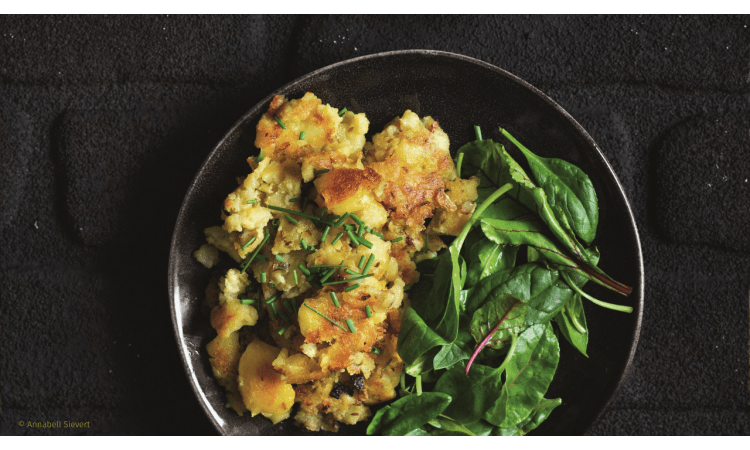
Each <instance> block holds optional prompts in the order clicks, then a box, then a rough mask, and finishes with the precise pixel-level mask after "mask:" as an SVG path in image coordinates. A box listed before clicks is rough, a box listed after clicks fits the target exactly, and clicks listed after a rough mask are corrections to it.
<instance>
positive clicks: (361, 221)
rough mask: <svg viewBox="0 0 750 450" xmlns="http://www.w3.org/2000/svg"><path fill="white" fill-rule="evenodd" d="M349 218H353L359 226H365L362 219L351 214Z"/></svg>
mask: <svg viewBox="0 0 750 450" xmlns="http://www.w3.org/2000/svg"><path fill="white" fill-rule="evenodd" d="M349 217H351V218H352V220H353V221H354V222H356V223H357V225H359V226H362V225H364V224H365V222H364V221H363V220H362V219H360V218H359V216H357V215H356V214H350V215H349Z"/></svg>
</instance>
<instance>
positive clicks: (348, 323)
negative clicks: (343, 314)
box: [346, 319, 357, 333]
mask: <svg viewBox="0 0 750 450" xmlns="http://www.w3.org/2000/svg"><path fill="white" fill-rule="evenodd" d="M346 326H347V327H348V328H349V332H350V333H356V332H357V329H356V328H355V327H354V322H352V319H346Z"/></svg>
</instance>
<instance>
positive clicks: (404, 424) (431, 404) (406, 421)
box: [367, 392, 451, 436]
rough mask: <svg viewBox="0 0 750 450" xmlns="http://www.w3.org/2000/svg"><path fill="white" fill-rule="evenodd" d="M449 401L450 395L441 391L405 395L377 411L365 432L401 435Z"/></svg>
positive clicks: (435, 412)
mask: <svg viewBox="0 0 750 450" xmlns="http://www.w3.org/2000/svg"><path fill="white" fill-rule="evenodd" d="M450 402H451V396H450V395H447V394H444V393H442V392H423V393H422V395H415V394H412V395H407V396H406V397H403V398H400V399H398V400H396V401H395V402H393V403H391V404H390V405H388V406H386V407H385V408H383V409H381V410H380V411H378V412H377V413H376V414H375V417H373V418H372V421H371V422H370V425H369V426H368V427H367V434H368V435H372V434H375V433H381V434H383V435H385V436H403V435H405V434H406V433H409V432H410V431H414V430H416V429H418V428H419V427H421V426H422V425H424V424H426V423H427V422H429V421H430V420H432V419H434V418H435V417H437V416H438V415H440V413H442V412H443V410H445V408H446V407H447V406H448V404H450Z"/></svg>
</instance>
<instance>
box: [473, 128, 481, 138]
mask: <svg viewBox="0 0 750 450" xmlns="http://www.w3.org/2000/svg"><path fill="white" fill-rule="evenodd" d="M474 134H476V135H477V140H478V141H481V140H482V129H481V128H479V125H474Z"/></svg>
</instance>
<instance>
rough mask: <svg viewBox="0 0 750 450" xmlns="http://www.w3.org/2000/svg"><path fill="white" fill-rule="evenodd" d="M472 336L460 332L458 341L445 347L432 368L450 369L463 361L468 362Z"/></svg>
mask: <svg viewBox="0 0 750 450" xmlns="http://www.w3.org/2000/svg"><path fill="white" fill-rule="evenodd" d="M470 342H471V334H470V333H469V332H468V331H465V330H460V331H459V332H458V336H457V337H456V340H455V341H454V342H452V343H451V344H448V345H445V346H443V348H441V349H440V351H439V352H438V353H437V355H435V358H434V359H433V362H432V366H433V368H434V369H435V370H441V369H450V368H451V367H453V366H455V365H456V364H458V363H460V362H461V361H466V360H467V359H469V356H471V347H470Z"/></svg>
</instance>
